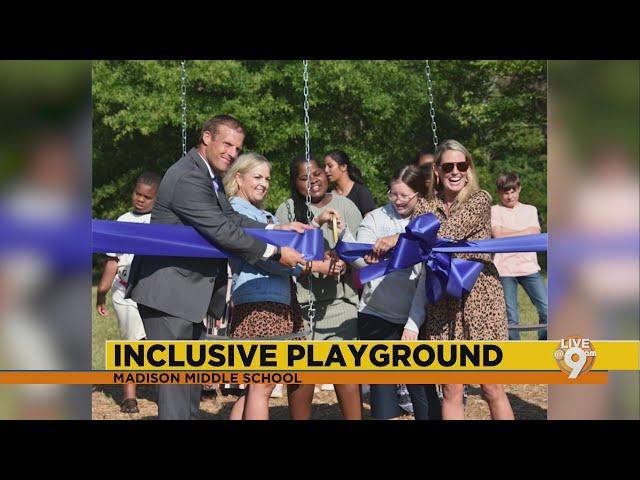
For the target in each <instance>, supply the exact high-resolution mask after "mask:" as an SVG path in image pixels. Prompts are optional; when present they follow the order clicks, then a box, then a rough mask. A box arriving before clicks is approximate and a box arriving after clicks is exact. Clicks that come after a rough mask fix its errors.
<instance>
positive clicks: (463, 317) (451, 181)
mask: <svg viewBox="0 0 640 480" xmlns="http://www.w3.org/2000/svg"><path fill="white" fill-rule="evenodd" d="M431 175H432V179H431V184H430V195H428V196H427V198H428V200H425V199H421V200H420V201H419V203H418V205H417V206H416V208H415V209H414V211H413V217H417V216H419V215H423V214H426V213H432V214H434V215H435V216H436V217H437V218H438V220H440V223H441V226H440V231H439V232H438V236H440V237H445V238H448V239H451V240H454V241H457V240H483V239H488V238H491V196H490V195H489V194H488V193H487V192H485V191H484V190H480V186H479V184H478V175H477V172H476V169H475V167H474V164H473V159H472V157H471V154H470V153H469V152H468V151H467V149H466V148H465V147H464V146H463V145H462V144H461V143H459V142H457V141H455V140H447V141H445V142H442V143H441V144H440V145H439V146H438V149H437V151H436V154H435V161H434V168H433V172H432V174H431ZM434 191H436V192H437V193H436V194H435V195H433V196H432V194H433V192H434ZM455 256H456V257H458V258H464V259H468V260H475V261H479V262H482V263H483V264H484V269H483V270H482V272H481V273H480V275H479V276H478V279H477V280H476V283H475V285H474V286H473V289H472V290H471V292H470V293H469V294H464V295H463V296H462V298H453V297H450V296H446V297H444V298H442V299H441V300H440V301H438V302H437V303H436V304H435V305H428V308H425V307H426V290H425V284H424V282H425V272H424V271H423V272H422V273H421V275H420V279H419V282H418V286H417V288H416V294H415V296H414V299H413V303H412V306H411V311H410V313H409V319H410V321H413V322H414V323H415V325H416V326H417V327H418V328H420V337H419V338H422V339H426V340H507V339H508V333H507V318H506V314H505V312H506V309H505V303H504V294H503V290H502V285H501V283H500V277H499V276H498V271H497V270H496V267H495V266H494V265H493V263H492V262H491V256H490V255H489V254H455ZM481 387H482V392H483V395H484V397H485V399H486V400H487V402H488V404H489V410H490V412H491V417H492V418H494V419H502V420H512V419H513V411H512V409H511V405H510V404H509V399H508V398H507V396H506V394H505V392H504V389H503V387H502V385H481ZM443 393H444V399H443V402H442V418H443V419H444V420H447V419H464V405H463V385H443Z"/></svg>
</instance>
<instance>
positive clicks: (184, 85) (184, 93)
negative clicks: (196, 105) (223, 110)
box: [180, 60, 187, 157]
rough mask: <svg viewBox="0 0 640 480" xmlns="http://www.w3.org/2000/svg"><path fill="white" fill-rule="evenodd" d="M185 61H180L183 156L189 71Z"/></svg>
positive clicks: (185, 139)
mask: <svg viewBox="0 0 640 480" xmlns="http://www.w3.org/2000/svg"><path fill="white" fill-rule="evenodd" d="M185 63H186V62H185V60H180V81H181V94H182V156H183V157H184V156H185V155H186V154H187V69H186V68H185Z"/></svg>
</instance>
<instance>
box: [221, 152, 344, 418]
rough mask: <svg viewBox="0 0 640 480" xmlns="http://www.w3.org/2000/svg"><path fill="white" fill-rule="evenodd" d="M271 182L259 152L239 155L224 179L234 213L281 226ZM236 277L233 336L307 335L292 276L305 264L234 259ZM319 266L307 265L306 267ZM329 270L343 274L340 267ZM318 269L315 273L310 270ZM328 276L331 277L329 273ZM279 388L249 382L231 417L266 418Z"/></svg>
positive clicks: (326, 216)
mask: <svg viewBox="0 0 640 480" xmlns="http://www.w3.org/2000/svg"><path fill="white" fill-rule="evenodd" d="M270 182H271V164H270V163H269V161H268V160H267V159H266V158H265V157H263V156H262V155H259V154H257V153H246V154H244V155H240V156H239V157H238V158H237V159H236V161H235V162H234V163H233V165H232V166H231V167H230V168H229V170H228V171H227V173H226V174H225V177H224V189H225V193H226V195H227V197H229V203H230V204H231V206H232V207H233V209H234V210H235V211H236V212H238V213H241V214H242V215H244V216H246V217H249V218H251V219H253V220H256V221H258V222H261V223H267V224H269V223H273V224H278V223H279V222H278V219H277V218H276V217H275V216H274V215H272V214H271V213H269V212H267V211H266V210H263V209H262V202H263V201H264V199H265V197H266V195H267V193H268V192H269V186H270ZM333 213H336V214H337V212H335V211H334V210H332V209H327V210H326V211H324V212H323V213H322V215H318V216H317V217H316V218H315V222H316V223H318V224H320V225H322V224H324V223H326V222H330V221H331V215H332V214H333ZM229 264H230V265H231V271H232V273H233V285H232V290H231V298H232V299H233V314H232V320H231V324H232V325H231V336H232V337H235V338H259V339H269V338H274V339H278V338H280V339H283V338H289V339H294V338H300V337H303V330H304V324H303V321H302V315H301V312H300V305H299V304H298V301H297V298H296V291H295V286H294V285H293V283H292V281H291V276H292V275H294V276H297V275H302V274H304V273H306V272H305V271H304V269H303V267H302V266H300V265H299V266H297V267H295V268H287V267H283V266H282V265H280V264H279V263H278V262H276V261H273V260H259V261H258V262H257V263H256V264H255V265H251V264H250V263H249V262H247V261H246V260H243V259H241V258H238V257H233V258H231V259H230V260H229ZM319 265H320V262H307V267H306V269H313V268H316V267H319ZM331 268H332V269H334V270H335V271H334V272H333V274H334V275H337V274H338V273H339V267H338V268H337V269H336V267H335V266H334V265H331ZM312 271H314V270H312ZM326 274H332V273H331V272H329V271H328V270H327V271H326ZM274 387H275V384H251V385H249V386H248V387H247V393H246V399H245V398H244V397H241V398H240V399H239V400H238V401H237V402H236V404H235V405H234V407H233V409H232V413H231V418H232V419H240V418H242V419H252V420H259V419H264V420H266V419H268V418H269V396H270V395H271V392H272V391H273V389H274Z"/></svg>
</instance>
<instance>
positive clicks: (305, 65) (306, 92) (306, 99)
mask: <svg viewBox="0 0 640 480" xmlns="http://www.w3.org/2000/svg"><path fill="white" fill-rule="evenodd" d="M302 66H303V75H302V78H303V80H304V89H303V93H304V156H305V159H306V160H307V197H306V199H305V203H306V205H307V223H308V224H311V221H312V220H313V214H312V213H311V147H310V137H311V135H310V133H309V61H308V60H303V61H302ZM307 278H308V280H309V310H308V312H307V316H308V318H309V323H310V325H311V338H313V333H314V319H315V316H316V309H315V307H314V294H313V274H312V273H311V272H309V275H308V277H307Z"/></svg>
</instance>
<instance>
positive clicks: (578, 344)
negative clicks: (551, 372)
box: [553, 336, 596, 379]
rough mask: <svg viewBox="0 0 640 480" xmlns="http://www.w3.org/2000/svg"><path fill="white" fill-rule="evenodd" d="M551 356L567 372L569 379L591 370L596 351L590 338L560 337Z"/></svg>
mask: <svg viewBox="0 0 640 480" xmlns="http://www.w3.org/2000/svg"><path fill="white" fill-rule="evenodd" d="M553 356H554V357H555V359H556V361H557V362H558V366H559V367H560V369H561V370H562V371H563V372H566V373H568V374H569V378H571V379H573V378H578V375H580V374H582V373H585V372H588V371H589V370H591V368H592V367H593V364H594V362H595V361H596V351H595V349H594V348H593V345H592V344H591V340H589V339H588V338H582V337H578V336H572V337H567V338H563V339H561V340H560V345H559V346H558V349H557V350H556V351H555V352H554V353H553Z"/></svg>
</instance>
